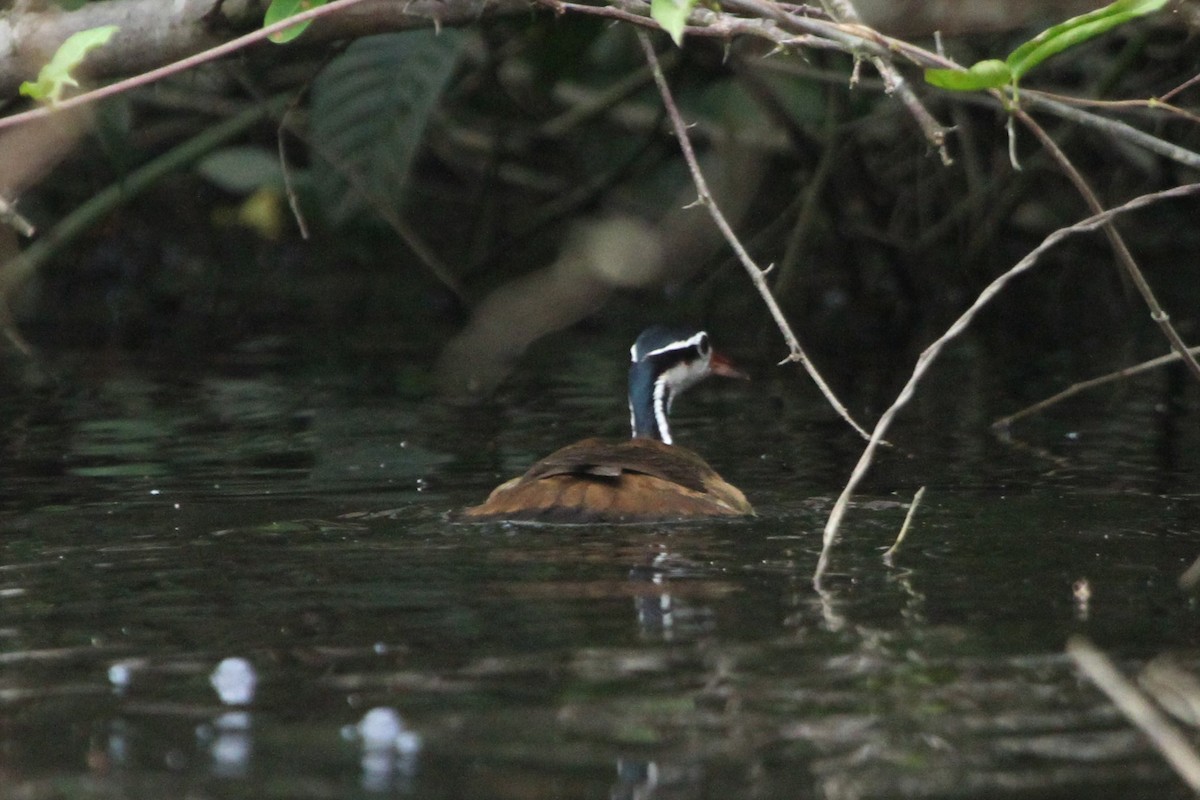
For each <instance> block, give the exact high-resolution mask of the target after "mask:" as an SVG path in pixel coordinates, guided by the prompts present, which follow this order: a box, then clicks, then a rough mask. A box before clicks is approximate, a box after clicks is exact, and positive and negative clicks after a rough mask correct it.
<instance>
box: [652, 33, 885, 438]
mask: <svg viewBox="0 0 1200 800" xmlns="http://www.w3.org/2000/svg"><path fill="white" fill-rule="evenodd" d="M637 36H638V42H639V43H640V44H641V46H642V50H643V51H644V52H645V54H646V61H647V62H648V63H649V64H650V68H651V70H652V71H653V73H654V82H655V84H657V86H658V91H659V94H660V95H661V96H662V100H663V105H664V106H665V107H666V109H667V117H668V118H669V119H670V120H671V126H672V127H673V128H674V129H675V136H676V138H677V139H679V147H680V149H681V150H682V151H683V158H684V160H685V161H686V162H687V165H688V169H689V170H690V171H691V173H692V180H693V182H695V184H696V191H697V193H698V194H699V198H698V201H697V202H699V203H700V204H701V205H703V206H704V207H705V208H706V209H707V210H708V213H709V216H711V217H712V219H713V222H714V223H716V226H717V228H718V229H719V230H720V231H721V234H722V235H723V236H724V237H725V241H726V242H728V243H729V246H730V247H731V248H733V252H734V253H735V254H736V255H737V257H738V260H739V261H740V262H741V263H742V266H743V267H745V268H746V272H747V273H748V274H749V275H750V280H751V281H753V282H754V287H755V288H756V289H757V290H758V293H759V295H761V296H762V299H763V302H765V303H766V304H767V308H768V310H770V312H771V317H772V318H773V319H774V320H775V324H776V325H777V326H779V331H780V333H782V334H783V338H784V341H786V342H787V345H788V357H787V358H786V359H784V362H782V363H786V362H788V361H799V362H800V363H801V364H803V365H804V368H805V370H807V371H808V374H809V375H810V376H811V377H812V379H813V381H814V382H815V383H816V384H817V386H818V388H820V390H821V393H822V394H824V395H825V399H826V400H828V401H829V403H830V405H832V406H833V407H834V409H835V410H836V411H837V413H838V414H839V415H840V416H841V417H842V419H844V420H846V422H847V423H848V424H849V425H850V426H851V427H852V428H854V430H856V431H858V433H859V435H860V436H862V437H863V438H864V439H865V438H867V432H866V431H865V430H863V428H862V426H860V425H859V424H858V423H857V422H855V421H854V418H853V417H851V416H850V412H849V411H847V410H846V407H845V406H844V405H843V404H842V403H841V401H840V400H838V399H837V396H836V395H834V393H833V390H832V389H830V388H829V385H828V384H827V383H826V382H825V379H824V378H822V377H821V375H820V373H819V372H817V369H816V367H814V366H813V364H812V362H811V361H810V360H809V358H808V356H807V355H805V353H804V350H803V348H801V347H800V341H799V340H798V339H797V338H796V334H795V333H793V332H792V328H791V325H789V324H788V321H787V318H786V317H785V316H784V314H783V310H782V309H781V308H780V307H779V303H777V302H776V301H775V297H774V295H772V294H771V289H770V287H769V286H767V281H766V278H765V274H766V273H765V272H764V270H763V269H762V268H760V267H759V266H758V265H757V264H756V263H754V259H752V258H751V257H750V254H749V253H747V252H746V248H745V247H743V246H742V243H741V241H740V240H739V239H738V238H737V234H735V233H734V232H733V228H732V227H730V225H729V222H728V221H727V220H726V219H725V215H724V214H723V213H721V209H720V207H718V206H717V204H716V202H715V201H714V200H713V198H712V194H711V193H710V192H709V190H708V182H707V181H706V180H705V179H704V173H702V172H701V171H700V164H699V162H697V161H696V153H695V151H694V150H693V149H692V142H691V139H690V138H689V137H688V133H687V125H685V124H684V122H683V117H681V116H680V114H679V108H678V106H676V105H675V98H674V97H673V96H672V95H671V89H670V87H669V86H667V79H666V76H665V75H663V71H662V66H661V65H660V64H659V63H658V56H657V55H656V54H655V52H654V45H652V44H651V43H650V37H649V36H647V35H646V34H645V32H643V31H641V30H639V31H638V32H637Z"/></svg>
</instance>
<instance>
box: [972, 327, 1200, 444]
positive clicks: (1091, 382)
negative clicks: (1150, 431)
mask: <svg viewBox="0 0 1200 800" xmlns="http://www.w3.org/2000/svg"><path fill="white" fill-rule="evenodd" d="M1188 352H1190V353H1191V354H1192V355H1194V356H1200V346H1198V347H1189V348H1188ZM1179 360H1180V358H1179V354H1178V353H1176V352H1174V351H1172V352H1170V353H1167V354H1166V355H1163V356H1159V357H1158V358H1152V359H1150V360H1149V361H1143V362H1142V363H1140V364H1134V365H1133V366H1132V367H1125V368H1124V369H1119V370H1117V371H1116V372H1109V373H1107V374H1104V375H1100V376H1098V377H1095V378H1089V379H1088V380H1086V381H1080V382H1078V383H1073V384H1071V385H1070V386H1068V387H1067V388H1066V389H1063V390H1062V391H1061V392H1059V393H1057V394H1053V395H1051V396H1050V397H1047V398H1046V399H1044V400H1039V401H1038V402H1036V403H1034V404H1033V405H1030V406H1026V407H1025V408H1022V409H1021V410H1020V411H1016V412H1014V413H1012V414H1009V415H1008V416H1007V417H1000V418H999V419H998V420H996V421H995V422H993V423H992V429H993V430H1000V431H1002V430H1004V429H1006V428H1008V427H1010V426H1011V425H1012V424H1013V423H1014V422H1016V421H1017V420H1019V419H1023V418H1025V417H1028V416H1029V415H1031V414H1036V413H1037V412H1039V411H1045V410H1046V409H1047V408H1049V407H1050V406H1053V405H1057V404H1058V403H1061V402H1062V401H1063V400H1066V399H1067V398H1068V397H1073V396H1075V395H1077V394H1079V393H1080V392H1086V391H1087V390H1088V389H1095V388H1096V387H1097V386H1103V385H1104V384H1106V383H1112V382H1114V381H1119V380H1123V379H1124V378H1132V377H1133V376H1134V375H1140V374H1141V373H1143V372H1149V371H1150V370H1152V369H1157V368H1159V367H1162V366H1165V365H1167V364H1171V363H1173V362H1175V361H1179Z"/></svg>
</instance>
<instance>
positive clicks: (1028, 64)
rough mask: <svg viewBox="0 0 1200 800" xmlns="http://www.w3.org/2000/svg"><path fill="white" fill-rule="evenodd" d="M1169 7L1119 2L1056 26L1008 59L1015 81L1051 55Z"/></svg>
mask: <svg viewBox="0 0 1200 800" xmlns="http://www.w3.org/2000/svg"><path fill="white" fill-rule="evenodd" d="M1166 4H1167V0H1117V2H1115V3H1111V4H1109V5H1107V6H1105V7H1104V8H1098V9H1096V10H1095V11H1092V12H1090V13H1087V14H1083V15H1081V16H1078V17H1072V18H1071V19H1069V20H1067V21H1066V22H1063V23H1060V24H1058V25H1054V26H1052V27H1050V28H1047V29H1046V30H1044V31H1042V32H1041V33H1040V34H1038V35H1037V36H1035V37H1034V38H1032V39H1030V40H1029V41H1028V42H1026V43H1025V44H1023V45H1021V46H1020V47H1018V48H1017V49H1016V50H1013V51H1012V53H1011V54H1010V55H1009V56H1008V58H1007V59H1006V62H1005V63H1007V64H1008V67H1009V69H1011V70H1012V76H1013V80H1020V79H1021V76H1022V75H1024V74H1025V73H1026V72H1028V71H1029V70H1031V69H1033V68H1034V67H1036V66H1037V65H1038V64H1040V63H1042V62H1043V61H1045V60H1046V59H1047V58H1049V57H1050V56H1052V55H1055V54H1057V53H1061V52H1062V51H1063V50H1066V49H1067V48H1068V47H1073V46H1074V45H1077V44H1079V43H1080V42H1085V41H1087V40H1088V39H1092V38H1094V37H1096V36H1099V35H1100V34H1102V33H1104V32H1105V31H1108V30H1110V29H1112V28H1115V27H1116V26H1118V25H1120V24H1122V23H1125V22H1128V21H1129V20H1131V19H1134V18H1135V17H1141V16H1144V15H1146V14H1151V13H1153V12H1155V11H1158V10H1159V9H1161V8H1162V7H1163V6H1164V5H1166Z"/></svg>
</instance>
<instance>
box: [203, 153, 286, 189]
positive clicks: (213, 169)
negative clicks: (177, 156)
mask: <svg viewBox="0 0 1200 800" xmlns="http://www.w3.org/2000/svg"><path fill="white" fill-rule="evenodd" d="M196 171H197V172H199V173H200V174H201V175H202V176H204V177H205V178H207V179H208V180H209V181H211V182H212V183H214V184H216V185H217V186H220V187H221V188H222V189H224V190H225V191H227V192H231V193H233V194H241V195H249V194H253V193H254V192H256V191H258V190H259V189H262V188H264V187H265V188H269V189H278V190H282V189H283V188H284V181H283V168H282V167H281V166H280V164H279V154H278V153H276V152H275V151H273V150H267V149H265V148H262V147H251V146H237V147H225V148H222V149H220V150H214V151H213V152H211V153H209V154H208V155H207V156H205V157H204V158H203V159H201V160H200V162H199V163H198V164H196Z"/></svg>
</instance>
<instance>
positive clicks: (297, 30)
mask: <svg viewBox="0 0 1200 800" xmlns="http://www.w3.org/2000/svg"><path fill="white" fill-rule="evenodd" d="M326 1H327V0H271V5H269V6H267V13H266V15H264V16H263V27H264V28H265V27H266V26H268V25H274V24H275V23H276V22H282V21H283V20H285V19H287V18H288V17H294V16H296V15H297V14H299V13H300V12H302V11H308V10H309V9H310V8H318V7H320V6H323V5H325V3H326ZM311 24H312V21H311V20H310V21H308V22H301V23H299V24H297V25H293V26H292V27H290V28H284V29H283V30H281V31H277V32H275V33H272V34H271V35H270V36H269V37H268V38H269V39H270V40H271V41H272V42H275V44H287V43H288V42H290V41H292V40H293V39H295V38H296V37H297V36H299V35H300V34H302V33H304V31H306V30H307V29H308V26H309V25H311Z"/></svg>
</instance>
